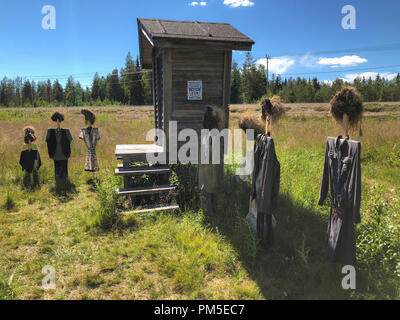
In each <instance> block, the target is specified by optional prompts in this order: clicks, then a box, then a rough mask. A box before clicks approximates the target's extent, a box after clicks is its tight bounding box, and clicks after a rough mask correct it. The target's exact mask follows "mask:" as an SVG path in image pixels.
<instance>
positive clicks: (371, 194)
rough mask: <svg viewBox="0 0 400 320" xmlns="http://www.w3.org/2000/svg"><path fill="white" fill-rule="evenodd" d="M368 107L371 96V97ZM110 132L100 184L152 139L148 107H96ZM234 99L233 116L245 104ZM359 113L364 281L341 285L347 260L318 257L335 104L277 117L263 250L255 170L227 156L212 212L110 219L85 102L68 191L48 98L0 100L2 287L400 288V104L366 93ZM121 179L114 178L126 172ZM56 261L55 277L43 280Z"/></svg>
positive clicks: (398, 293) (72, 122)
mask: <svg viewBox="0 0 400 320" xmlns="http://www.w3.org/2000/svg"><path fill="white" fill-rule="evenodd" d="M368 108H369V109H368ZM93 109H95V111H96V114H97V116H98V127H99V129H100V133H101V140H100V142H99V146H98V156H99V162H100V167H101V173H100V175H99V178H100V181H101V184H102V186H103V185H106V184H107V183H110V181H111V182H112V183H113V182H114V181H115V179H113V178H111V175H112V173H113V170H114V168H115V166H116V159H115V157H114V149H115V145H116V144H131V143H145V142H146V141H145V134H146V132H147V130H149V129H151V128H152V127H153V112H152V108H150V107H135V108H133V107H126V108H124V107H115V108H113V107H103V108H93ZM248 110H250V111H252V112H257V110H258V107H257V106H232V108H231V121H230V125H231V127H232V128H237V122H238V117H239V116H240V114H241V113H242V112H245V111H248ZM366 110H367V112H366V114H365V119H364V121H363V131H364V136H363V137H358V136H357V134H354V137H353V138H354V139H356V140H359V141H361V143H362V181H363V185H362V208H361V211H362V223H361V224H360V225H359V226H357V244H358V246H357V258H358V262H359V265H358V267H357V289H356V290H350V291H345V290H343V289H342V287H341V281H342V277H343V275H342V274H341V270H340V267H339V266H336V265H332V264H329V263H327V262H326V261H325V259H324V256H323V249H324V245H325V231H326V227H327V222H328V215H329V207H328V204H327V205H326V206H324V207H319V206H317V200H318V195H319V186H320V179H321V175H322V167H323V160H324V152H325V140H326V137H327V136H336V135H338V134H339V133H340V130H339V129H338V127H337V126H336V125H335V124H334V123H332V121H331V120H330V118H329V117H328V115H327V105H324V104H318V105H315V104H309V105H307V104H302V105H287V111H288V116H287V118H285V119H284V120H282V122H281V124H280V126H279V127H277V128H275V130H274V133H273V135H274V138H275V144H276V149H277V153H278V158H279V160H280V162H281V167H282V171H281V190H280V197H279V205H278V209H277V212H276V213H275V216H276V218H277V222H278V224H277V229H276V244H275V245H274V247H273V248H271V249H270V250H268V251H264V250H262V249H261V248H260V247H259V246H258V243H257V239H256V238H255V236H254V234H253V233H252V232H250V229H249V226H248V224H247V223H246V221H245V216H246V214H247V209H248V200H249V192H250V191H249V190H250V189H249V188H250V186H249V183H246V182H243V181H241V180H239V179H236V178H235V177H234V176H233V169H234V168H235V166H227V167H226V179H225V181H224V194H223V196H222V198H221V199H220V202H219V204H218V206H219V208H220V210H218V213H217V214H216V215H215V216H207V215H205V214H203V213H202V212H201V211H199V210H195V209H194V208H190V207H189V208H188V209H187V210H186V211H185V212H183V213H164V214H143V215H124V216H121V217H119V218H118V220H117V222H116V223H115V225H114V226H113V227H112V228H111V229H107V230H105V229H102V228H99V227H96V225H94V224H93V215H95V213H96V212H97V211H98V210H99V205H98V202H99V201H98V200H99V196H100V194H99V192H98V191H97V192H96V190H95V188H93V186H92V185H91V184H90V183H88V180H89V178H90V176H89V175H88V174H87V173H85V172H84V171H83V167H84V157H85V153H86V149H85V147H84V144H83V142H81V141H79V140H78V139H77V137H78V134H79V129H80V128H81V127H82V126H83V119H82V118H83V117H82V116H81V115H80V110H79V108H65V109H63V111H64V112H65V114H66V121H65V124H64V127H68V128H70V129H71V133H72V135H73V137H74V141H73V143H72V158H71V159H70V166H69V169H70V178H71V182H72V183H73V184H74V188H72V189H71V190H70V191H69V192H66V193H65V192H64V193H60V192H58V191H57V190H56V189H55V187H54V173H53V164H52V162H51V161H50V160H49V159H48V156H47V152H46V146H45V142H44V138H45V134H46V130H47V128H48V127H49V126H52V123H51V121H50V119H49V118H50V115H51V112H52V110H50V109H37V110H35V109H12V110H7V109H0V257H1V258H0V298H3V299H200V298H203V299H318V298H321V299H335V298H336V299H399V298H400V256H399V254H400V230H399V228H400V130H399V127H400V104H368V105H367V108H366ZM25 125H33V126H34V127H35V128H36V129H37V130H38V134H39V141H38V143H37V144H38V147H39V150H40V153H41V156H42V161H43V167H42V168H41V169H40V172H39V175H40V182H41V185H40V188H39V189H35V190H27V189H25V188H23V184H22V180H23V175H22V172H21V169H20V167H19V165H18V160H19V153H20V151H21V148H22V142H23V132H22V128H23V127H24V126H25ZM117 183H118V182H117ZM46 265H50V266H53V267H54V268H55V271H56V285H57V287H56V289H53V290H47V291H46V290H44V289H43V288H42V286H41V284H42V279H43V277H44V275H43V274H42V268H43V267H44V266H46Z"/></svg>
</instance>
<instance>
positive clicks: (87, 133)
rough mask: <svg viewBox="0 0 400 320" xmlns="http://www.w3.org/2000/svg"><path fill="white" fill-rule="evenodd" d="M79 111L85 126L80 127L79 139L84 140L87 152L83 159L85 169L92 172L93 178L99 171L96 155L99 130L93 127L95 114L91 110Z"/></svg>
mask: <svg viewBox="0 0 400 320" xmlns="http://www.w3.org/2000/svg"><path fill="white" fill-rule="evenodd" d="M81 113H82V114H83V115H84V117H85V126H86V128H83V129H81V133H80V135H79V139H81V140H83V142H85V145H86V148H87V152H86V161H85V171H87V172H92V178H93V179H95V177H96V175H95V174H96V172H97V171H99V170H100V169H99V162H98V159H97V155H96V146H97V141H99V140H100V132H99V129H98V128H95V127H93V126H94V123H95V122H96V116H95V114H94V113H93V112H91V111H89V110H87V109H83V110H81Z"/></svg>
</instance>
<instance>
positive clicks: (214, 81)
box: [170, 48, 230, 132]
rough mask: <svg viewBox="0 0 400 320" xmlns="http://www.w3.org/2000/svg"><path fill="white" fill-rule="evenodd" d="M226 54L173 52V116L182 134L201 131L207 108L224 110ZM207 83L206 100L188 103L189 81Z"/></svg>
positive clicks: (180, 50) (205, 85) (204, 89)
mask: <svg viewBox="0 0 400 320" xmlns="http://www.w3.org/2000/svg"><path fill="white" fill-rule="evenodd" d="M224 66H225V51H224V50H207V49H203V50H199V49H197V48H196V49H173V52H172V96H173V101H172V114H171V117H170V119H171V120H176V121H178V130H181V129H184V128H192V129H194V130H196V131H198V132H199V131H200V129H201V128H202V120H203V116H204V112H205V110H206V107H207V106H217V107H221V108H222V107H223V103H224V76H225V73H224V71H225V67H224ZM229 71H230V70H229ZM190 80H202V81H203V100H202V101H189V100H188V99H187V81H190Z"/></svg>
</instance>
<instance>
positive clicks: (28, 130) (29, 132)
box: [24, 126, 36, 144]
mask: <svg viewBox="0 0 400 320" xmlns="http://www.w3.org/2000/svg"><path fill="white" fill-rule="evenodd" d="M35 141H36V133H35V128H34V127H31V126H28V127H25V128H24V142H25V143H26V144H28V143H29V142H32V143H33V142H35Z"/></svg>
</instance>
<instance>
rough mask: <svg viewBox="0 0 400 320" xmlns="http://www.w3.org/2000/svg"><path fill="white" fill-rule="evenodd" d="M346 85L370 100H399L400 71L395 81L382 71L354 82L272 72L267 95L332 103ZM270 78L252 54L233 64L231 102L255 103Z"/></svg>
mask: <svg viewBox="0 0 400 320" xmlns="http://www.w3.org/2000/svg"><path fill="white" fill-rule="evenodd" d="M344 85H353V86H355V87H356V88H357V90H358V91H359V92H360V93H361V95H362V96H363V100H364V101H366V102H369V101H400V73H398V74H397V76H396V77H395V78H394V79H392V80H387V79H384V78H383V77H381V76H380V75H379V74H378V75H377V76H376V78H375V79H371V78H368V79H366V78H365V77H357V78H355V79H354V81H353V83H349V82H346V81H344V80H343V79H336V80H335V81H333V82H329V83H328V82H324V81H319V80H318V79H317V78H313V79H310V78H309V79H306V78H300V77H297V78H296V79H294V78H291V77H290V78H285V79H282V78H281V76H280V75H275V74H272V79H271V80H269V81H268V96H273V95H279V96H280V97H281V100H282V101H284V102H286V103H293V102H329V101H330V100H331V99H332V97H333V96H334V95H335V94H336V92H338V91H339V90H340V89H341V88H342V87H343V86H344ZM266 86H267V78H266V72H265V67H264V66H263V65H257V63H256V61H255V60H254V59H253V58H252V56H251V55H250V53H248V54H247V56H246V60H245V62H244V63H243V66H242V67H241V68H239V66H238V64H237V63H233V64H232V74H231V103H232V104H235V103H254V102H257V101H259V100H260V99H261V98H262V97H264V96H265V95H266Z"/></svg>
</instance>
